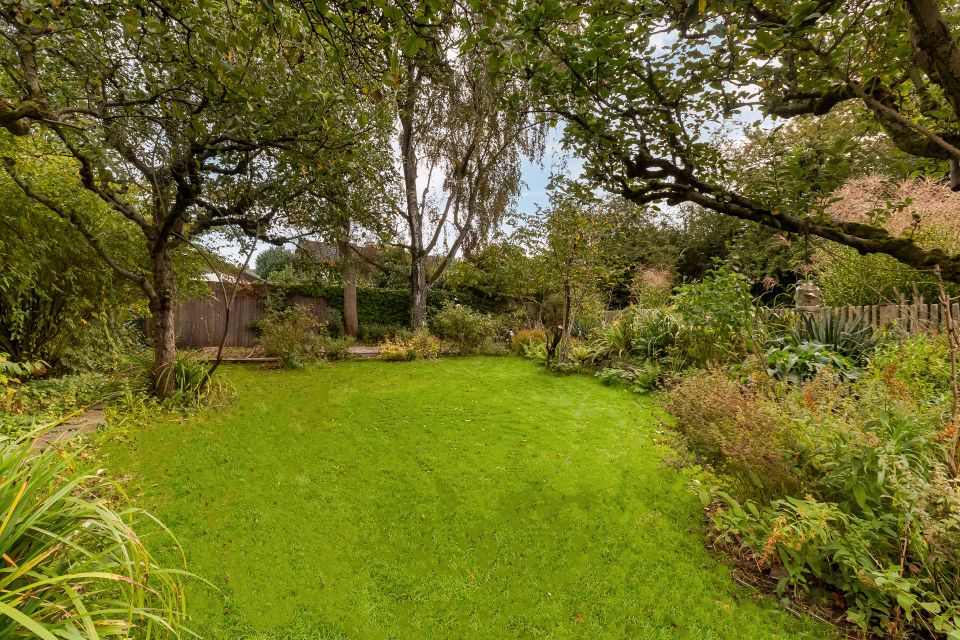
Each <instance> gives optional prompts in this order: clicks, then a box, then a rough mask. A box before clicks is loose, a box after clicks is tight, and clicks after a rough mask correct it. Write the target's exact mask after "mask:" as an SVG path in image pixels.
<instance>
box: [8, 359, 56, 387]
mask: <svg viewBox="0 0 960 640" xmlns="http://www.w3.org/2000/svg"><path fill="white" fill-rule="evenodd" d="M9 357H10V354H9V353H3V352H0V385H3V386H4V387H8V386H10V385H14V384H16V383H18V382H20V380H21V379H22V378H29V377H31V376H34V375H37V374H40V373H43V372H44V371H46V370H47V365H46V363H45V362H42V361H39V362H14V361H12V360H9V359H8V358H9Z"/></svg>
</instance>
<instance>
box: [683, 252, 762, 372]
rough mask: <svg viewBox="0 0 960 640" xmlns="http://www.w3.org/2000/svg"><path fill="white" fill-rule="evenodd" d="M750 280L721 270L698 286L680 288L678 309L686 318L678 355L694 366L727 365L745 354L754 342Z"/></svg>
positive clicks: (735, 273) (754, 317) (711, 272)
mask: <svg viewBox="0 0 960 640" xmlns="http://www.w3.org/2000/svg"><path fill="white" fill-rule="evenodd" d="M750 285H751V283H750V280H749V279H748V278H747V277H746V276H744V275H743V274H740V273H737V272H735V271H732V270H729V269H726V268H722V269H714V270H713V271H710V272H709V273H708V274H707V275H706V277H704V279H703V280H702V281H701V282H699V283H696V284H688V285H684V286H682V287H678V289H677V295H676V297H675V301H676V310H677V312H678V313H679V314H680V317H681V318H682V319H683V331H682V332H681V333H680V335H679V336H678V341H677V342H678V344H677V347H678V355H680V356H681V357H682V358H683V360H684V361H686V362H687V363H689V364H692V365H704V364H707V363H728V362H732V361H734V360H736V359H737V358H738V357H740V356H742V355H743V354H744V353H746V352H747V351H748V350H749V349H748V348H749V347H750V346H752V343H753V340H752V336H751V332H752V331H753V330H754V328H755V326H756V324H757V315H758V314H757V310H756V308H755V307H754V305H753V297H752V296H751V294H750Z"/></svg>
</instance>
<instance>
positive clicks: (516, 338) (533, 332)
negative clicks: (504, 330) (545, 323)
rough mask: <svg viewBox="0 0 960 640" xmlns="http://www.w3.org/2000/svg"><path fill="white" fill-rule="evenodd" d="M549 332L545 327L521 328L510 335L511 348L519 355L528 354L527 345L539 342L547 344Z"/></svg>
mask: <svg viewBox="0 0 960 640" xmlns="http://www.w3.org/2000/svg"><path fill="white" fill-rule="evenodd" d="M546 341H547V334H546V333H544V331H543V329H521V330H520V331H517V332H516V333H514V334H513V336H511V337H510V348H511V349H512V350H513V352H514V353H515V354H517V355H518V356H522V355H525V354H526V348H527V345H530V344H533V343H537V344H541V345H542V344H545V343H546Z"/></svg>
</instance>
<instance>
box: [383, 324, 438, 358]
mask: <svg viewBox="0 0 960 640" xmlns="http://www.w3.org/2000/svg"><path fill="white" fill-rule="evenodd" d="M439 357H440V340H439V339H437V338H436V337H435V336H432V335H430V333H428V332H427V331H425V330H420V331H417V332H415V333H414V334H413V335H412V336H410V337H409V338H402V337H396V338H394V339H392V340H390V339H388V340H386V341H384V342H383V343H381V344H380V354H379V358H380V359H381V360H389V361H396V360H431V359H434V358H439Z"/></svg>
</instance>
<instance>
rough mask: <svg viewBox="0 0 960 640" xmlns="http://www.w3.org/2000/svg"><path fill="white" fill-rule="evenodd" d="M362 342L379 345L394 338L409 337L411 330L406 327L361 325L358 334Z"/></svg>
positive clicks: (397, 325)
mask: <svg viewBox="0 0 960 640" xmlns="http://www.w3.org/2000/svg"><path fill="white" fill-rule="evenodd" d="M358 333H359V334H360V335H359V338H360V342H363V343H365V344H379V343H381V342H383V341H384V340H388V339H392V338H397V337H400V338H405V337H409V334H410V330H409V329H407V326H406V325H399V324H394V325H386V324H361V325H360V330H359V332H358Z"/></svg>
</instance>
